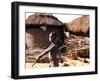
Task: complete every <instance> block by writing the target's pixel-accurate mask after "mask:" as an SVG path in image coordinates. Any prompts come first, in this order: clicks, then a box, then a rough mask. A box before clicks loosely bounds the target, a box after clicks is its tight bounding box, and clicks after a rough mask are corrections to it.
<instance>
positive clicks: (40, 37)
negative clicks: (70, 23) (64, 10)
mask: <svg viewBox="0 0 100 81" xmlns="http://www.w3.org/2000/svg"><path fill="white" fill-rule="evenodd" d="M25 24H26V48H27V49H29V48H31V49H33V48H47V47H48V45H49V40H48V36H49V33H50V32H52V31H56V32H59V35H60V36H61V37H62V40H63V36H62V35H63V28H64V24H63V23H62V22H61V21H60V20H58V19H57V18H56V17H54V16H53V15H52V14H45V13H35V14H33V15H30V16H29V17H28V18H27V19H26V21H25Z"/></svg>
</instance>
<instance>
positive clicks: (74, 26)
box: [66, 16, 90, 33]
mask: <svg viewBox="0 0 100 81" xmlns="http://www.w3.org/2000/svg"><path fill="white" fill-rule="evenodd" d="M66 27H67V29H68V30H69V31H71V32H74V33H77V32H82V33H87V32H88V31H89V27H90V25H89V16H82V17H79V18H76V19H74V20H72V21H71V22H70V23H67V26H66Z"/></svg>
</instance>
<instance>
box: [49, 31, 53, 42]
mask: <svg viewBox="0 0 100 81" xmlns="http://www.w3.org/2000/svg"><path fill="white" fill-rule="evenodd" d="M51 36H52V34H51V33H50V35H49V41H50V42H51V41H52V40H51Z"/></svg>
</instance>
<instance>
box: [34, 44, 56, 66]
mask: <svg viewBox="0 0 100 81" xmlns="http://www.w3.org/2000/svg"><path fill="white" fill-rule="evenodd" d="M54 46H55V44H53V43H52V44H51V45H50V46H49V47H48V48H47V49H46V50H45V51H43V52H42V53H41V54H40V55H39V56H38V58H37V59H36V61H35V62H34V64H33V65H35V64H36V62H37V61H38V60H40V58H41V57H43V56H44V55H46V54H47V53H48V52H49V51H50V50H51V49H53V47H54ZM33 65H32V66H33Z"/></svg>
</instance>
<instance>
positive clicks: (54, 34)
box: [49, 32, 57, 42]
mask: <svg viewBox="0 0 100 81" xmlns="http://www.w3.org/2000/svg"><path fill="white" fill-rule="evenodd" d="M56 37H57V33H56V32H51V33H50V34H49V41H50V42H54V41H55V39H56Z"/></svg>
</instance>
